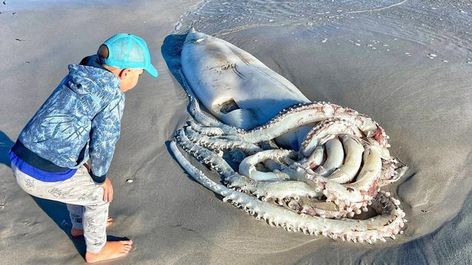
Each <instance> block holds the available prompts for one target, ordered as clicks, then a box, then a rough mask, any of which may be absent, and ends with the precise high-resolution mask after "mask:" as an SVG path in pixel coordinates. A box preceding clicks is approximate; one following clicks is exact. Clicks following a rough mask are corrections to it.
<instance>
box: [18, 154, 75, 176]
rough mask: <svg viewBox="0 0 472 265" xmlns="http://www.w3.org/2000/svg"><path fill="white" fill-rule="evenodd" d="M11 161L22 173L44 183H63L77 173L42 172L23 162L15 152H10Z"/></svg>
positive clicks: (68, 171)
mask: <svg viewBox="0 0 472 265" xmlns="http://www.w3.org/2000/svg"><path fill="white" fill-rule="evenodd" d="M10 161H11V164H12V165H15V167H16V168H18V169H19V170H20V171H21V172H23V173H25V174H26V175H28V176H30V177H33V178H35V179H37V180H41V181H44V182H56V181H63V180H66V179H68V178H70V177H72V176H73V175H74V174H75V173H76V172H77V169H67V170H65V171H62V172H51V171H45V170H41V169H38V168H36V167H34V166H32V165H30V164H28V163H26V162H25V161H23V160H22V159H21V158H20V157H19V156H17V155H16V154H15V152H13V151H10Z"/></svg>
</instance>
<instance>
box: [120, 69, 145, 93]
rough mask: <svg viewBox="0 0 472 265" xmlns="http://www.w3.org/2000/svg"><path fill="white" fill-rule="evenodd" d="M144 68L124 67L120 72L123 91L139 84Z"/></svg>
mask: <svg viewBox="0 0 472 265" xmlns="http://www.w3.org/2000/svg"><path fill="white" fill-rule="evenodd" d="M142 73H143V69H124V70H122V71H121V72H120V74H119V78H120V89H121V91H123V92H126V91H129V90H131V89H133V88H134V87H135V86H136V85H137V84H138V80H139V77H140V76H141V74H142Z"/></svg>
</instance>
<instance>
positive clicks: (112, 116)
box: [13, 64, 125, 183]
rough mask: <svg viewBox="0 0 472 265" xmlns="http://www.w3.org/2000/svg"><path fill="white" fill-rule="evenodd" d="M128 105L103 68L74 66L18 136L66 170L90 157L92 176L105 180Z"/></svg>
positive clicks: (43, 157)
mask: <svg viewBox="0 0 472 265" xmlns="http://www.w3.org/2000/svg"><path fill="white" fill-rule="evenodd" d="M124 104H125V96H124V93H123V92H121V90H120V87H119V80H118V79H117V78H116V76H115V75H114V74H113V73H111V72H109V71H107V70H105V69H103V68H99V67H93V66H86V65H77V64H72V65H69V74H68V75H67V76H66V77H65V78H64V79H63V80H62V82H61V83H60V84H59V86H58V87H57V88H56V89H55V90H54V92H53V93H52V94H51V96H49V98H48V99H47V100H46V102H45V103H44V104H43V105H42V106H41V108H40V109H39V110H38V111H37V112H36V114H35V115H34V116H33V118H32V119H31V120H30V121H29V122H28V124H27V125H26V126H25V128H24V129H23V130H22V131H21V133H20V136H19V138H18V140H19V142H20V144H22V145H23V146H24V147H26V150H30V151H32V152H33V153H34V154H36V155H38V156H39V157H40V158H39V159H41V158H42V159H45V160H46V161H50V162H52V163H53V164H54V165H57V166H58V167H61V168H68V169H75V168H79V167H80V166H82V165H83V164H84V163H85V162H86V161H87V160H89V159H90V162H91V176H92V178H93V180H94V181H95V182H97V183H102V182H103V181H105V177H106V174H107V172H108V169H109V167H110V163H111V160H112V158H113V153H114V150H115V144H116V142H117V141H118V138H119V136H120V124H121V117H122V115H123V109H124ZM13 150H14V149H13Z"/></svg>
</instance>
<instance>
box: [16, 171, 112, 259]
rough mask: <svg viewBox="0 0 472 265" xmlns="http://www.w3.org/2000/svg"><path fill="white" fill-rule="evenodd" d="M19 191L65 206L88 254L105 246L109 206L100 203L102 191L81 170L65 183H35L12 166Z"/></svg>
mask: <svg viewBox="0 0 472 265" xmlns="http://www.w3.org/2000/svg"><path fill="white" fill-rule="evenodd" d="M12 170H13V173H14V174H15V176H16V181H17V182H18V184H19V185H20V187H21V188H22V189H23V190H24V191H26V192H27V193H29V194H31V195H33V196H35V197H39V198H43V199H48V200H53V201H60V202H63V203H66V204H67V209H68V210H69V214H70V219H71V222H72V227H74V228H78V229H83V230H84V237H85V244H86V246H87V252H91V253H97V252H99V251H100V250H101V249H102V248H103V246H104V245H105V243H106V240H107V235H106V224H107V219H108V206H109V203H107V202H105V201H103V187H102V186H101V185H99V184H96V183H95V182H94V181H93V180H92V178H91V177H90V175H89V173H88V171H87V169H86V168H85V167H81V168H80V169H78V170H77V172H76V173H75V175H73V176H72V177H71V178H69V179H66V180H64V181H56V182H44V181H41V180H37V179H35V178H33V177H31V176H29V175H27V174H25V173H23V172H22V171H20V170H19V169H18V168H16V167H15V165H12Z"/></svg>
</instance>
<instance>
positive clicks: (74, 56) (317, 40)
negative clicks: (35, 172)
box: [0, 0, 472, 265]
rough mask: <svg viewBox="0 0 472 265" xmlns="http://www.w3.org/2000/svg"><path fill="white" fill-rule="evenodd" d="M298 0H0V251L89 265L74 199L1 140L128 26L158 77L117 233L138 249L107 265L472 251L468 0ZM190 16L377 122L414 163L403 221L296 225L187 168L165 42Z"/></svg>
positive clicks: (136, 120)
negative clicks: (333, 233) (48, 184)
mask: <svg viewBox="0 0 472 265" xmlns="http://www.w3.org/2000/svg"><path fill="white" fill-rule="evenodd" d="M302 2H304V1H300V2H297V1H293V2H277V1H226V2H225V1H216V0H204V1H197V0H175V1H169V0H164V1H98V0H97V1H87V4H85V5H84V4H82V3H79V1H60V0H59V1H41V2H39V1H33V0H29V1H27V0H24V1H15V2H13V1H8V0H7V1H5V2H3V4H2V3H0V12H1V13H0V39H1V42H0V58H2V59H1V60H0V80H1V81H0V90H1V97H0V176H1V177H2V180H3V181H1V183H0V257H1V261H0V263H1V264H83V262H84V260H83V257H82V256H81V254H83V252H84V250H85V246H84V242H83V239H71V238H69V235H68V233H69V230H70V228H71V223H70V220H69V217H68V213H67V210H66V207H65V205H63V204H60V203H55V202H50V201H46V200H40V199H34V198H32V197H31V196H29V195H27V194H26V193H25V192H23V191H22V190H21V189H20V187H18V186H17V184H16V182H15V179H14V177H13V174H12V173H11V169H10V165H9V159H8V150H9V148H10V147H11V146H12V145H13V143H14V142H15V141H16V139H17V137H18V134H19V132H20V130H21V129H22V128H23V126H24V125H25V124H26V123H27V122H28V120H29V119H30V118H31V117H32V115H33V114H34V113H35V111H36V110H37V109H38V108H39V107H40V106H41V104H42V103H43V102H44V100H45V99H46V98H47V97H48V96H49V94H50V93H51V91H52V90H53V89H54V88H55V87H56V85H57V84H58V83H59V82H60V80H61V79H62V78H63V77H64V75H65V74H66V73H67V65H68V64H71V63H78V62H79V61H80V60H81V59H82V58H83V57H84V56H87V55H90V54H94V53H95V52H96V50H97V48H98V46H99V44H101V42H102V41H103V40H105V39H106V38H108V37H109V36H111V35H112V34H114V33H117V32H131V33H134V34H137V35H140V36H142V37H143V38H144V39H146V40H147V42H148V44H149V46H150V50H151V54H152V56H153V61H154V63H155V65H156V67H157V69H158V70H159V72H160V77H159V78H158V79H157V80H154V79H152V78H151V77H149V76H148V75H144V76H143V78H142V80H140V83H139V84H138V87H137V88H136V89H134V90H133V91H131V92H129V93H127V94H126V109H125V114H124V116H123V120H122V123H123V127H122V132H121V138H120V141H119V143H118V145H117V150H116V153H115V156H114V159H113V162H112V166H111V169H110V176H111V179H112V181H113V184H114V189H115V198H114V201H113V203H112V204H111V207H110V213H111V215H112V216H113V217H114V219H115V223H114V224H113V226H112V227H111V228H110V229H109V234H110V235H113V236H116V237H120V236H128V237H130V238H131V239H133V241H134V242H135V249H134V250H133V251H132V253H131V254H130V255H129V257H126V258H124V259H120V260H118V261H116V262H113V264H179V265H180V264H280V265H282V264H300V265H308V264H471V263H472V240H471V239H470V238H471V236H472V235H471V232H470V231H472V229H471V228H472V216H471V214H472V203H471V202H472V200H471V198H470V196H469V193H470V190H471V187H472V180H471V178H470V177H471V174H472V141H470V139H469V137H470V136H469V135H470V131H471V130H472V92H471V91H472V90H471V85H470V76H472V75H471V74H472V51H471V47H472V27H471V23H472V6H471V4H470V3H466V2H462V1H428V3H422V2H421V1H399V0H397V1H388V0H383V1H369V3H359V1H341V2H336V3H334V2H331V1H318V2H316V3H311V2H310V3H302ZM192 26H193V27H195V28H196V29H197V30H199V31H201V32H205V33H207V34H210V35H214V36H216V37H218V38H222V39H224V40H227V41H229V42H231V43H233V44H235V45H236V46H238V47H240V48H242V49H244V50H246V51H248V52H250V53H251V54H253V55H254V56H256V57H257V58H258V59H260V60H261V61H262V62H263V63H265V64H266V65H267V66H268V67H270V68H271V69H273V70H275V71H276V72H278V73H279V74H281V75H283V76H284V77H286V78H287V79H288V80H290V81H291V82H292V83H293V84H295V85H296V86H297V87H298V88H299V89H300V90H301V92H302V93H303V94H304V95H306V96H307V97H308V98H309V99H310V100H313V101H329V102H333V103H336V104H339V105H342V106H346V107H350V108H353V109H355V110H357V111H359V112H361V113H366V114H368V115H369V116H371V117H373V118H374V119H375V120H376V121H378V122H379V123H380V124H381V125H382V126H383V127H384V128H385V130H386V132H387V134H388V135H389V136H390V137H391V139H390V143H391V145H392V147H391V149H390V150H391V152H392V153H393V154H394V155H395V156H397V157H399V158H400V159H401V160H402V161H403V162H404V163H406V164H407V165H408V166H409V167H410V169H409V171H408V172H407V174H406V176H405V177H404V178H403V179H401V180H400V181H399V182H397V183H395V185H394V186H392V187H390V188H389V190H390V191H391V192H392V193H394V194H395V195H396V196H397V197H398V198H400V200H401V202H402V207H403V209H404V210H405V212H406V214H407V215H406V218H407V219H408V223H407V227H406V230H405V233H404V234H403V235H401V236H398V237H397V238H396V240H390V239H389V240H387V242H386V243H380V244H375V245H368V244H354V243H350V242H342V241H333V240H331V239H326V238H322V237H312V236H306V235H304V234H301V233H290V232H286V231H284V230H283V229H279V228H272V227H270V226H268V225H267V224H265V223H264V222H262V221H258V220H256V219H255V218H253V217H251V216H249V215H247V214H245V213H244V212H243V211H241V210H238V209H236V208H234V207H233V206H231V205H229V204H226V203H224V202H222V201H221V200H220V198H218V197H217V196H215V195H214V194H213V193H212V192H210V191H209V190H207V189H205V188H204V187H202V186H201V185H199V184H198V183H196V182H195V181H193V180H192V179H191V178H190V177H189V176H188V175H187V174H186V173H185V172H184V171H183V170H182V168H181V167H180V166H179V165H178V164H177V163H176V162H175V160H174V159H173V157H172V155H171V154H170V153H169V151H168V146H167V141H168V140H169V139H171V137H172V134H173V132H174V131H175V129H176V128H178V127H179V126H180V125H182V124H183V123H184V122H185V121H186V120H187V119H188V117H189V116H188V113H187V111H186V107H187V97H186V94H185V91H184V90H183V89H182V86H181V85H180V83H179V80H177V79H176V77H175V76H174V74H173V67H174V66H175V64H176V63H177V62H176V61H178V59H179V58H178V56H176V55H178V54H179V49H180V48H181V47H180V46H179V45H181V43H180V44H179V42H178V41H175V42H173V41H172V40H179V38H180V39H181V38H182V37H181V35H182V34H185V33H186V32H187V30H188V29H189V28H190V27H192ZM179 36H180V37H179ZM173 60H174V61H173ZM130 180H132V181H130Z"/></svg>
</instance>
